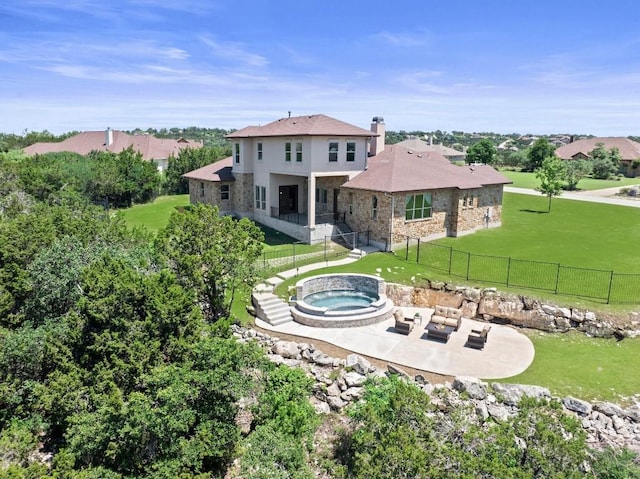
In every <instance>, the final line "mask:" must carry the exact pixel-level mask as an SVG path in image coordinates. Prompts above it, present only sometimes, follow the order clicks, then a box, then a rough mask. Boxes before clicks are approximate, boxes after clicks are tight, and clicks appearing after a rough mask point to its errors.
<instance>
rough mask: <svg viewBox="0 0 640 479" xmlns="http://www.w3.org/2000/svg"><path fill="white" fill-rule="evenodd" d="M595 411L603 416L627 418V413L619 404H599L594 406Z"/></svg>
mask: <svg viewBox="0 0 640 479" xmlns="http://www.w3.org/2000/svg"><path fill="white" fill-rule="evenodd" d="M593 409H594V410H595V411H598V412H601V413H602V414H606V415H607V416H609V417H611V416H620V417H624V416H625V411H624V409H622V408H621V407H620V406H618V405H617V404H613V403H610V402H599V403H595V404H594V405H593Z"/></svg>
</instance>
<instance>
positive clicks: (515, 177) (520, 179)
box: [500, 170, 640, 191]
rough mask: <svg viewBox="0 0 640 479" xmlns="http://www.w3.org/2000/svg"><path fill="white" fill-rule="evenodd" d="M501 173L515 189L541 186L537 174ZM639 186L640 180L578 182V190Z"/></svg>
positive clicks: (587, 179)
mask: <svg viewBox="0 0 640 479" xmlns="http://www.w3.org/2000/svg"><path fill="white" fill-rule="evenodd" d="M500 173H502V174H503V175H504V176H506V177H507V178H509V179H510V180H511V181H513V184H512V185H509V186H513V187H515V188H530V189H536V188H537V187H538V186H540V180H538V178H536V175H535V173H527V172H523V171H511V170H500ZM639 184H640V178H617V179H615V180H595V179H593V178H583V179H581V180H580V181H579V182H578V190H584V191H591V190H602V189H604V188H615V187H620V188H622V187H624V186H629V185H639Z"/></svg>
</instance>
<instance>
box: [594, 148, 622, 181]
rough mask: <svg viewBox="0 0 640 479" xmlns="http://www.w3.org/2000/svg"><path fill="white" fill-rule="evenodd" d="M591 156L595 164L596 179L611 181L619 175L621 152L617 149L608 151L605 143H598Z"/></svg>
mask: <svg viewBox="0 0 640 479" xmlns="http://www.w3.org/2000/svg"><path fill="white" fill-rule="evenodd" d="M590 156H591V161H592V163H593V177H594V178H598V179H601V180H606V179H609V178H610V177H611V176H613V175H615V174H616V173H617V171H618V169H619V167H620V152H619V151H618V149H617V148H615V147H614V148H611V149H610V150H609V151H607V149H606V148H605V146H604V143H598V144H597V145H596V147H595V148H594V149H593V150H592V151H591V154H590Z"/></svg>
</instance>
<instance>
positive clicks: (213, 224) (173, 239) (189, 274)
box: [156, 204, 264, 321]
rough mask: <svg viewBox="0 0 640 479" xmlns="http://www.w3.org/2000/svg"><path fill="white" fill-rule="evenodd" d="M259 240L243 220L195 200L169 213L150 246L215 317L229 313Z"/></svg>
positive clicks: (249, 275)
mask: <svg viewBox="0 0 640 479" xmlns="http://www.w3.org/2000/svg"><path fill="white" fill-rule="evenodd" d="M263 239H264V234H263V233H262V231H261V230H260V229H259V228H258V227H257V226H256V225H255V223H253V222H252V221H250V220H248V219H247V218H243V219H241V220H237V219H235V218H233V217H231V216H220V215H219V212H218V209H217V208H216V207H212V206H210V205H205V204H198V205H192V206H191V207H189V208H187V209H186V210H184V211H177V212H174V213H173V214H172V215H171V217H170V218H169V224H168V225H167V227H166V228H165V229H164V231H162V232H161V233H160V234H159V235H158V239H157V242H156V247H157V248H158V250H159V251H160V252H161V253H162V254H163V255H164V256H165V258H166V259H167V261H168V263H169V266H170V267H171V269H172V270H173V271H174V272H175V274H176V275H177V276H178V278H179V279H180V281H181V282H182V284H183V285H184V286H185V287H188V288H190V289H192V290H193V291H195V292H196V294H197V295H198V301H199V302H200V304H202V305H203V307H204V311H205V316H206V317H207V318H208V319H209V320H211V321H215V320H218V319H220V318H223V317H227V316H228V315H229V311H230V309H231V303H232V301H233V298H234V295H235V293H236V291H237V290H238V289H239V288H241V287H242V286H243V285H247V286H249V285H251V284H252V282H253V280H254V279H255V274H256V266H255V265H256V261H257V260H258V258H259V256H260V253H261V252H262V240H263Z"/></svg>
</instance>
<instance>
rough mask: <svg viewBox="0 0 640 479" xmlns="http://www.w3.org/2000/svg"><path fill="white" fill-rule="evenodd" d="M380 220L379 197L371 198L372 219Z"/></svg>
mask: <svg viewBox="0 0 640 479" xmlns="http://www.w3.org/2000/svg"><path fill="white" fill-rule="evenodd" d="M376 218H378V197H377V196H372V197H371V219H373V220H375V219H376Z"/></svg>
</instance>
